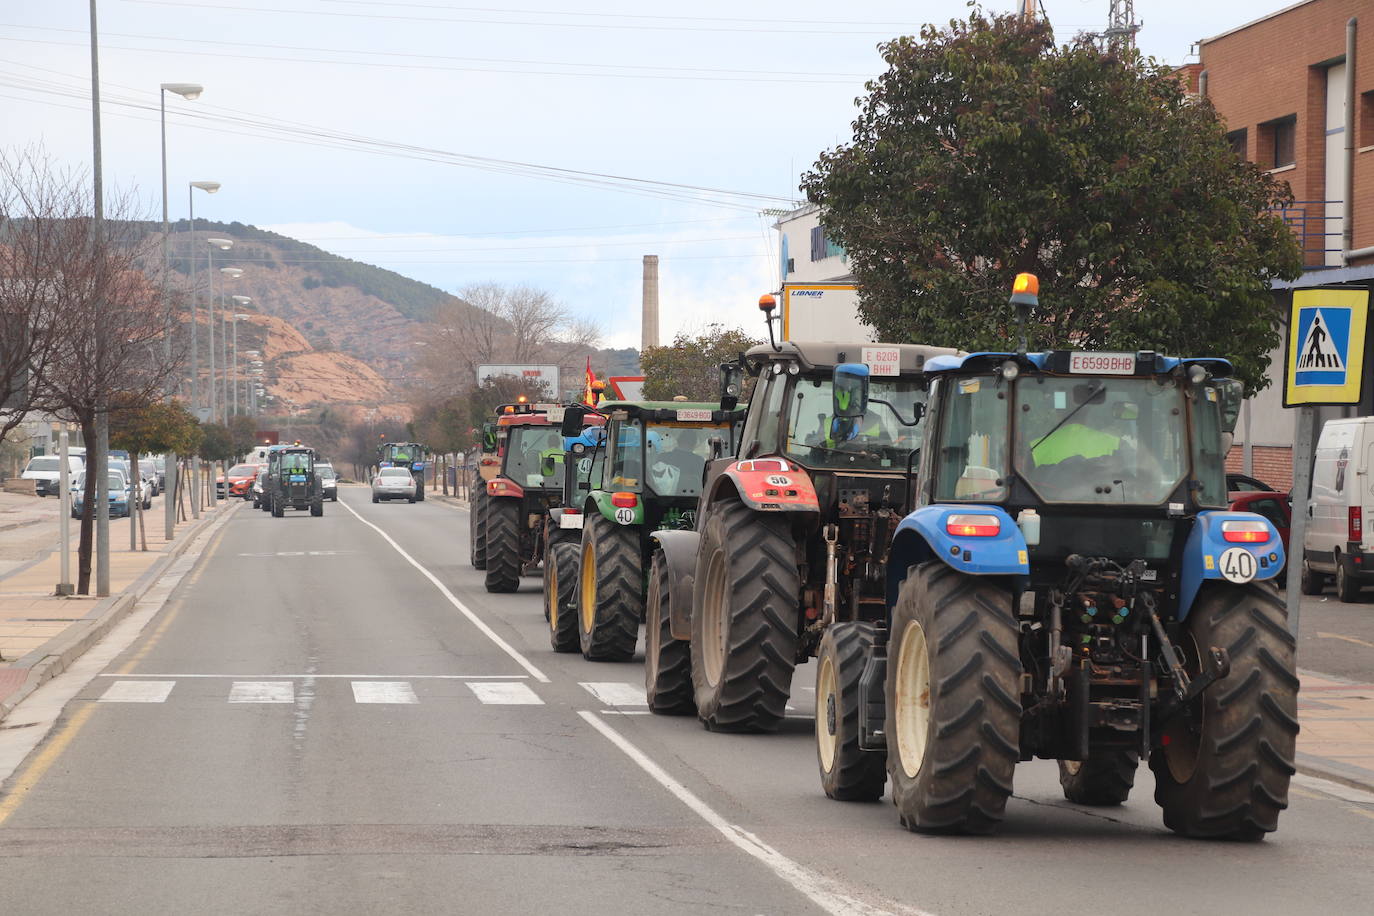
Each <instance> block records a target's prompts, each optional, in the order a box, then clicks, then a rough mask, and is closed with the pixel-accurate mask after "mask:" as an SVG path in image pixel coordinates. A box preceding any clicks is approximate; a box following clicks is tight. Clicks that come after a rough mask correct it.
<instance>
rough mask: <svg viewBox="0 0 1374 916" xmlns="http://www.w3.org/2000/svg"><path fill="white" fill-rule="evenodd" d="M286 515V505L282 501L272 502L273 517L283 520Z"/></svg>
mask: <svg viewBox="0 0 1374 916" xmlns="http://www.w3.org/2000/svg"><path fill="white" fill-rule="evenodd" d="M285 515H286V503H285V502H284V501H283V500H280V499H275V498H274V499H273V500H272V517H273V518H282V517H284V516H285Z"/></svg>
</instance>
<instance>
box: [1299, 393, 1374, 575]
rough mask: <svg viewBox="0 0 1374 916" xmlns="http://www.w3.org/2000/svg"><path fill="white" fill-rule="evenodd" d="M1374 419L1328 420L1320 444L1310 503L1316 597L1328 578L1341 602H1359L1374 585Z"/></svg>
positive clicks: (1307, 569) (1309, 551)
mask: <svg viewBox="0 0 1374 916" xmlns="http://www.w3.org/2000/svg"><path fill="white" fill-rule="evenodd" d="M1372 447H1374V417H1355V418H1352V419H1348V420H1328V421H1327V423H1326V425H1325V426H1324V427H1322V432H1321V436H1320V437H1319V438H1318V439H1317V452H1316V461H1315V463H1314V464H1313V466H1312V493H1311V496H1310V497H1309V498H1308V502H1307V513H1308V522H1307V534H1306V536H1305V538H1304V543H1303V545H1302V546H1303V561H1302V590H1303V593H1304V594H1307V595H1315V594H1318V593H1319V592H1320V591H1321V590H1322V586H1323V585H1325V583H1326V580H1327V579H1328V578H1334V579H1335V580H1336V596H1337V597H1338V598H1340V599H1341V600H1342V601H1354V600H1355V599H1356V598H1357V597H1358V596H1359V593H1360V588H1361V587H1362V586H1363V585H1364V584H1365V583H1367V582H1371V581H1374V494H1371V489H1370V487H1369V486H1362V485H1361V483H1362V482H1365V481H1368V480H1369V479H1370V478H1369V476H1368V475H1369V474H1370V473H1371V471H1374V468H1371V467H1370V460H1369V456H1370V449H1371V448H1372Z"/></svg>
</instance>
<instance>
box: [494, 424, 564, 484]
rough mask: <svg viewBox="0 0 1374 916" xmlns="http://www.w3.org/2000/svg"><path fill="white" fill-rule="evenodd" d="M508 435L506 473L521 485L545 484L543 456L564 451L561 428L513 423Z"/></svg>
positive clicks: (559, 453)
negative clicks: (514, 424)
mask: <svg viewBox="0 0 1374 916" xmlns="http://www.w3.org/2000/svg"><path fill="white" fill-rule="evenodd" d="M509 435H510V438H509V439H508V440H507V441H506V463H505V467H504V468H503V473H504V474H505V475H506V476H507V477H509V478H510V479H511V480H514V481H515V482H516V483H518V484H520V486H522V487H542V486H545V485H546V484H545V478H544V472H543V470H542V465H543V460H544V455H545V454H554V453H557V454H558V455H562V454H563V437H562V435H560V434H559V431H558V427H557V426H547V425H541V426H513V427H510V434H509ZM548 485H550V486H551V485H552V483H550V484H548Z"/></svg>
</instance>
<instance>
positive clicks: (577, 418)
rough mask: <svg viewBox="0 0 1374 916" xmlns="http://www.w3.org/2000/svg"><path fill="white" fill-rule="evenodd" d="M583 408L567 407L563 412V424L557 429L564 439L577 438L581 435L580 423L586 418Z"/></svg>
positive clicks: (585, 410) (585, 411)
mask: <svg viewBox="0 0 1374 916" xmlns="http://www.w3.org/2000/svg"><path fill="white" fill-rule="evenodd" d="M587 413H588V411H587V409H586V408H585V407H569V408H567V410H565V411H564V412H563V422H562V424H561V425H560V426H559V427H558V431H559V433H561V434H562V435H564V436H566V437H572V436H577V435H580V434H581V433H582V421H583V420H585V419H586V418H587Z"/></svg>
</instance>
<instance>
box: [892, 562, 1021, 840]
mask: <svg viewBox="0 0 1374 916" xmlns="http://www.w3.org/2000/svg"><path fill="white" fill-rule="evenodd" d="M886 688H887V721H886V732H887V769H888V773H889V774H890V775H891V776H892V801H893V804H895V805H896V806H897V812H898V814H899V815H900V816H901V820H902V824H903V825H904V826H905V827H906V828H907V829H909V830H920V831H939V832H962V833H991V832H992V831H993V830H995V829H996V828H997V825H998V824H999V823H1001V821H1002V816H1003V813H1004V812H1005V810H1006V806H1007V798H1008V797H1010V796H1011V788H1012V773H1013V771H1014V770H1015V769H1016V763H1017V761H1018V760H1019V759H1020V756H1021V754H1020V743H1019V735H1020V726H1021V699H1020V692H1021V661H1020V659H1019V657H1018V654H1017V632H1016V621H1015V619H1014V618H1013V617H1012V610H1011V596H1010V595H1009V594H1008V593H1007V591H1006V590H1005V589H1002V588H999V587H998V586H997V585H996V584H994V583H993V582H990V581H988V580H986V579H984V578H983V577H980V576H968V575H964V574H963V573H960V572H958V571H956V570H954V569H951V568H950V567H948V566H946V565H945V564H944V563H942V562H940V561H939V560H932V561H929V562H926V563H922V564H921V565H920V566H918V567H916V569H915V571H914V573H913V574H911V575H909V576H908V577H907V579H906V581H905V582H903V583H902V588H901V592H900V594H899V595H898V598H897V605H896V607H895V608H894V609H893V613H892V636H891V640H890V642H889V644H888V662H887V685H886Z"/></svg>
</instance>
